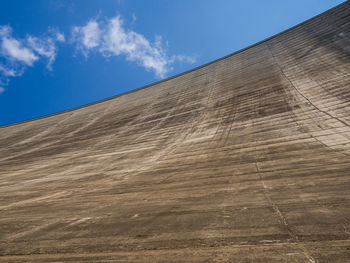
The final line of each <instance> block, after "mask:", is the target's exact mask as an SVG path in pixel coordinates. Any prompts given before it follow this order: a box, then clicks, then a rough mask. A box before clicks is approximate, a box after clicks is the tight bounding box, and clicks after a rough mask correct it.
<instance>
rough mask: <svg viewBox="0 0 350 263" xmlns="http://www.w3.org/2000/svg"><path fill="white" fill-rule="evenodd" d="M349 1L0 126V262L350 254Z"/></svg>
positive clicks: (296, 258) (323, 258) (347, 257)
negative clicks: (169, 70)
mask: <svg viewBox="0 0 350 263" xmlns="http://www.w3.org/2000/svg"><path fill="white" fill-rule="evenodd" d="M349 113H350V3H349V2H346V3H344V4H342V5H340V6H337V7H336V8H334V9H332V10H330V11H328V12H326V13H324V14H322V15H320V16H318V17H315V18H313V19H311V20H309V21H307V22H305V23H303V24H301V25H299V26H297V27H294V28H292V29H290V30H288V31H286V32H283V33H281V34H279V35H277V36H275V37H272V38H270V39H268V40H266V41H263V42H261V43H259V44H257V45H254V46H252V47H250V48H247V49H245V50H243V51H240V52H237V53H235V54H233V55H230V56H228V57H225V58H223V59H220V60H218V61H215V62H214V63H211V64H208V65H205V66H203V67H200V68H198V69H195V70H193V71H190V72H187V73H184V74H182V75H179V76H177V77H175V78H171V79H168V80H166V81H163V82H160V83H157V84H155V85H151V86H149V87H146V88H143V89H140V90H137V91H136V92H131V93H128V94H125V95H122V96H118V97H115V98H113V99H110V100H107V101H104V102H101V103H96V104H93V105H89V106H87V107H82V108H80V109H76V110H72V111H68V112H63V113H60V114H57V115H53V116H49V117H45V118H41V119H36V120H32V121H28V122H25V123H20V124H16V125H11V126H7V127H2V128H0V193H1V195H0V255H1V256H0V261H1V262H127V261H129V262H342V263H343V262H349V261H350V250H349V248H350V239H349V237H350V114H349Z"/></svg>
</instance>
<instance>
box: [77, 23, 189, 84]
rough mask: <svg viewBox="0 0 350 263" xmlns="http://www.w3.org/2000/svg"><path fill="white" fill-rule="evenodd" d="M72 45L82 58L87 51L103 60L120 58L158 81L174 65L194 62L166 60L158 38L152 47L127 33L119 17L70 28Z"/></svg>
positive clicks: (176, 58)
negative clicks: (141, 68) (114, 57)
mask: <svg viewBox="0 0 350 263" xmlns="http://www.w3.org/2000/svg"><path fill="white" fill-rule="evenodd" d="M134 20H136V17H134ZM72 41H73V42H74V43H76V46H77V49H78V50H80V51H82V53H83V54H84V55H85V56H86V57H87V56H88V54H89V52H91V51H94V52H99V53H101V54H102V56H104V57H106V58H108V57H112V56H119V55H123V56H125V58H126V60H128V61H132V62H136V63H137V64H138V65H140V66H142V67H144V68H145V69H146V70H148V71H151V70H152V71H154V73H155V74H156V76H157V77H160V78H163V77H165V76H166V74H167V73H168V72H169V71H170V70H171V69H172V64H173V63H174V62H175V61H184V62H188V63H194V58H191V57H188V56H184V55H173V56H169V55H168V54H167V52H166V49H165V48H164V47H163V44H162V39H161V37H156V40H155V41H154V42H153V43H152V42H151V41H149V40H148V39H147V38H146V37H145V36H143V35H142V34H139V33H137V32H135V31H133V30H130V29H128V28H127V27H126V26H125V24H124V22H123V20H122V19H121V17H120V16H116V17H113V18H110V19H105V20H97V19H92V20H90V21H88V22H87V23H86V24H85V25H83V26H74V27H73V30H72Z"/></svg>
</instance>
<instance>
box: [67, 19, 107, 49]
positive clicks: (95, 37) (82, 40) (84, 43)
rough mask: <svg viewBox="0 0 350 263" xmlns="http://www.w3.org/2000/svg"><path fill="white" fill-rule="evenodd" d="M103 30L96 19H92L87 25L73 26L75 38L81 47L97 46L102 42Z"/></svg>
mask: <svg viewBox="0 0 350 263" xmlns="http://www.w3.org/2000/svg"><path fill="white" fill-rule="evenodd" d="M100 35H101V31H100V28H99V25H98V23H97V22H96V21H95V20H90V21H89V22H88V23H87V24H86V26H83V27H78V26H75V27H73V39H74V41H76V42H78V43H79V44H80V48H81V49H84V48H85V49H87V50H89V49H91V48H94V47H97V46H98V45H99V42H100Z"/></svg>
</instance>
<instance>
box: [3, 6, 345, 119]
mask: <svg viewBox="0 0 350 263" xmlns="http://www.w3.org/2000/svg"><path fill="white" fill-rule="evenodd" d="M342 2H343V1H336V0H322V1H320V0H284V1H281V0H266V1H261V0H236V1H233V0H215V1H214V0H176V1H174V0H147V1H144V0H75V1H73V0H31V1H25V0H11V1H1V2H0V125H6V124H9V123H14V122H19V121H23V120H27V119H32V118H36V117H40V116H43V115H47V114H52V113H55V112H59V111H63V110H67V109H70V108H74V107H78V106H81V105H84V104H87V103H91V102H95V101H98V100H101V99H104V98H108V97H111V96H114V95H117V94H120V93H124V92H127V91H130V90H133V89H136V88H140V87H142V86H145V85H147V84H150V83H153V82H156V81H159V80H161V79H163V78H166V77H170V76H173V75H176V74H179V73H181V72H184V71H186V70H189V69H192V68H194V67H197V66H200V65H202V64H205V63H208V62H210V61H212V60H215V59H218V58H220V57H222V56H225V55H228V54H230V53H232V52H234V51H237V50H240V49H242V48H245V47H247V46H249V45H251V44H254V43H256V42H258V41H261V40H263V39H265V38H267V37H270V36H272V35H274V34H276V33H279V32H281V31H283V30H285V29H288V28H289V27H292V26H294V25H296V24H298V23H300V22H303V21H304V20H306V19H309V18H311V17H313V16H315V15H317V14H319V13H322V12H324V11H326V10H327V9H329V8H332V7H333V6H336V5H337V4H340V3H342Z"/></svg>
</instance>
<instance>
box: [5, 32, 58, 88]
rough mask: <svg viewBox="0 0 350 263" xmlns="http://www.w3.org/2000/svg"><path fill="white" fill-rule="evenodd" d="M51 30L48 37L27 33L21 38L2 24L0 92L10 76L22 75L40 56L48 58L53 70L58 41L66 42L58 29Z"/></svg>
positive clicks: (48, 65) (50, 67) (49, 67)
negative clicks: (14, 35) (13, 34)
mask: <svg viewBox="0 0 350 263" xmlns="http://www.w3.org/2000/svg"><path fill="white" fill-rule="evenodd" d="M50 31H51V32H50V34H49V36H46V37H35V36H31V35H27V37H26V38H24V39H19V38H15V37H13V36H12V28H11V27H10V26H8V25H6V26H0V93H2V92H3V91H4V86H7V85H8V83H9V79H10V77H17V76H21V75H22V74H23V73H24V71H25V69H26V68H27V67H32V66H33V65H34V63H35V62H36V61H38V60H39V59H40V58H46V59H47V60H48V63H47V68H48V69H49V70H52V63H53V62H54V60H55V57H56V54H57V47H56V42H57V41H58V42H64V41H65V38H64V35H63V34H62V33H60V32H59V31H57V30H50Z"/></svg>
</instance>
